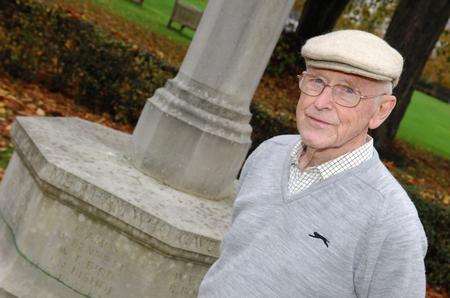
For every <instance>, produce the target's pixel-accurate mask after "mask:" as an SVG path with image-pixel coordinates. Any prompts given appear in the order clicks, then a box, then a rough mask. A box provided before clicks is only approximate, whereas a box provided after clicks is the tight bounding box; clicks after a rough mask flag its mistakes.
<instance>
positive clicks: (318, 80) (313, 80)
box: [310, 78, 323, 84]
mask: <svg viewBox="0 0 450 298" xmlns="http://www.w3.org/2000/svg"><path fill="white" fill-rule="evenodd" d="M310 82H311V83H314V84H323V80H322V79H321V78H311V80H310Z"/></svg>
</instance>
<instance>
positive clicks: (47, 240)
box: [0, 117, 231, 297]
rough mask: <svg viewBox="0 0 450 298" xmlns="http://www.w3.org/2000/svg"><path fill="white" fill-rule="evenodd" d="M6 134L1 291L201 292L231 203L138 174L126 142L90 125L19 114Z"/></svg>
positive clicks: (0, 206)
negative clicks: (8, 153) (9, 146)
mask: <svg viewBox="0 0 450 298" xmlns="http://www.w3.org/2000/svg"><path fill="white" fill-rule="evenodd" d="M12 134H13V141H14V143H15V146H16V148H15V149H16V150H15V152H14V154H13V156H12V158H11V160H10V163H9V165H8V168H7V170H6V173H5V176H4V178H3V181H2V184H1V189H0V211H1V213H2V216H3V218H4V221H3V220H0V221H1V223H0V235H1V238H2V239H1V242H0V243H1V250H0V265H1V266H0V288H4V289H5V290H6V291H8V292H10V293H11V294H13V295H16V296H19V297H27V296H28V295H29V294H30V293H33V295H32V297H78V296H80V295H85V296H90V297H195V296H196V295H197V289H198V286H199V284H200V282H201V280H202V278H203V276H204V274H205V273H206V271H207V270H208V268H209V266H210V265H211V264H212V263H213V262H214V261H215V260H216V259H217V258H218V256H219V248H220V242H221V239H222V238H223V235H224V233H225V231H226V230H227V228H228V224H229V220H230V218H231V202H230V201H220V202H216V201H210V200H205V199H201V198H197V197H194V196H192V195H188V194H185V193H182V192H178V191H176V190H173V189H171V188H170V187H168V186H165V185H162V184H160V183H158V182H157V181H156V180H155V179H153V178H151V177H148V176H146V175H144V174H142V173H141V172H140V171H138V170H137V169H135V168H134V167H133V166H132V165H131V163H130V159H129V152H130V146H131V136H130V135H128V134H124V133H121V132H118V131H115V130H113V129H109V128H106V127H103V126H101V125H98V124H95V123H90V122H88V121H84V120H81V119H78V118H62V117H17V118H16V122H14V124H13V128H12ZM8 226H10V227H11V231H9V228H8ZM13 235H15V241H16V244H17V247H16V246H15V245H14V241H13V239H14V238H13V237H12V236H13ZM27 260H28V261H27ZM32 264H35V265H32ZM44 272H45V273H44ZM40 293H42V295H41V294H40ZM30 297H31V296H30Z"/></svg>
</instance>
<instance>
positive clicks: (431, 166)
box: [0, 0, 450, 298]
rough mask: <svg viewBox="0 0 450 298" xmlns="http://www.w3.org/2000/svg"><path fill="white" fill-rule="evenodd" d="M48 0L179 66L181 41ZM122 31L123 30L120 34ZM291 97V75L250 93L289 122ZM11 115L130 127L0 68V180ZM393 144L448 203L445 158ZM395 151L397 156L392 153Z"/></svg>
mask: <svg viewBox="0 0 450 298" xmlns="http://www.w3.org/2000/svg"><path fill="white" fill-rule="evenodd" d="M49 2H52V3H53V4H54V5H59V6H62V7H63V8H64V9H66V11H68V12H69V13H71V14H74V15H77V16H79V17H82V18H84V19H87V20H89V21H92V22H94V23H96V24H97V25H98V26H100V27H102V28H104V29H105V30H107V31H108V32H110V33H111V34H112V35H113V36H115V37H116V38H119V39H123V40H125V41H126V42H128V43H132V44H135V46H136V47H139V48H141V49H144V50H146V51H149V52H151V53H152V54H154V55H155V56H156V57H158V58H160V59H163V60H165V61H166V62H168V63H169V64H171V65H174V66H176V67H179V66H180V65H181V61H182V59H183V57H184V55H185V53H186V50H187V47H186V46H183V45H179V44H174V43H173V42H171V41H170V40H167V39H165V38H163V37H161V36H157V35H155V34H149V32H148V31H146V30H143V29H142V28H140V27H138V26H136V25H133V24H130V23H129V22H126V21H124V20H122V19H121V18H119V17H116V16H112V15H111V14H109V13H107V12H105V11H103V10H101V9H99V8H98V7H88V6H89V4H87V2H82V4H77V3H78V2H77V1H63V0H60V1H58V0H53V1H49ZM124 32H126V33H127V34H126V35H125V34H124ZM297 99H298V88H297V82H296V79H295V78H273V77H269V76H267V75H265V76H264V77H263V78H262V81H261V84H260V85H259V87H258V89H257V91H256V93H255V97H254V100H259V101H262V102H264V104H265V105H266V106H267V107H270V108H271V109H272V110H273V111H275V115H279V116H283V117H288V118H292V120H293V121H294V120H295V105H296V101H297ZM16 116H52V117H73V116H74V117H79V118H82V119H86V120H89V121H93V122H97V123H99V124H102V125H105V126H108V127H111V128H114V129H117V130H121V131H124V132H127V133H132V131H133V127H132V126H131V125H130V124H127V125H125V124H120V123H117V122H115V121H114V120H113V119H112V117H111V116H110V115H108V114H106V113H103V114H101V115H99V114H95V113H93V111H91V110H89V109H88V108H86V107H83V106H80V105H76V104H75V102H74V100H73V99H72V98H67V97H65V96H63V95H61V94H58V93H52V92H50V91H48V90H46V89H44V88H42V87H40V86H38V85H35V84H29V83H26V82H21V81H17V80H12V79H11V78H10V77H8V76H6V75H4V74H1V73H0V180H1V179H2V177H3V175H4V171H5V169H6V166H7V161H8V159H9V157H10V156H11V154H12V152H13V144H12V143H11V136H10V131H11V125H12V123H13V121H14V119H15V117H16ZM394 147H395V148H394V150H393V152H397V156H396V157H395V158H393V159H392V160H385V161H384V162H385V164H386V166H387V167H388V168H389V169H390V170H391V171H392V172H393V174H394V175H395V176H396V177H397V178H398V179H399V180H400V181H402V183H407V184H410V185H414V186H416V187H417V190H418V191H419V192H420V193H421V196H422V197H423V198H424V199H426V200H430V201H439V202H440V203H442V204H444V205H446V206H448V205H449V204H450V179H449V177H448V173H449V172H450V161H449V160H447V159H444V158H442V157H437V156H433V155H431V154H429V153H428V152H426V151H421V150H418V149H413V148H411V146H409V145H408V144H406V143H404V142H401V141H396V142H395V143H394ZM399 156H400V157H401V158H398V157H399ZM436 165H439V166H438V167H437V166H436ZM427 297H434V298H437V297H449V296H448V294H447V293H443V292H441V291H440V290H439V289H431V288H428V289H427Z"/></svg>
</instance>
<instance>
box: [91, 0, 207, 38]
mask: <svg viewBox="0 0 450 298" xmlns="http://www.w3.org/2000/svg"><path fill="white" fill-rule="evenodd" d="M90 2H92V3H95V4H97V5H99V6H101V7H103V8H105V9H106V10H110V11H111V12H113V13H114V14H118V15H120V16H121V17H123V18H125V19H127V20H129V21H131V22H134V23H136V24H138V25H141V26H143V27H145V28H148V29H149V30H151V31H153V32H155V33H158V34H160V35H163V36H165V37H166V38H168V39H171V40H174V41H176V42H179V43H183V44H189V43H190V42H191V39H192V37H193V36H194V31H192V30H191V29H189V28H184V29H183V31H182V33H181V34H180V33H179V32H178V31H177V30H171V29H169V28H167V27H166V25H167V22H168V21H169V18H170V16H171V15H172V8H173V6H174V3H175V0H144V3H143V4H142V5H138V4H135V3H133V1H131V0H90ZM182 3H186V4H190V5H192V6H195V7H197V8H198V9H200V10H202V11H204V10H205V8H206V4H207V0H183V1H182ZM172 27H175V28H177V29H178V28H179V27H180V26H179V24H178V23H172Z"/></svg>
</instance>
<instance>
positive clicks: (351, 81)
mask: <svg viewBox="0 0 450 298" xmlns="http://www.w3.org/2000/svg"><path fill="white" fill-rule="evenodd" d="M339 81H340V82H344V83H346V84H347V85H348V86H349V87H352V88H354V89H357V90H360V89H361V87H360V86H359V85H358V82H357V81H356V80H354V79H352V78H345V79H339Z"/></svg>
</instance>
